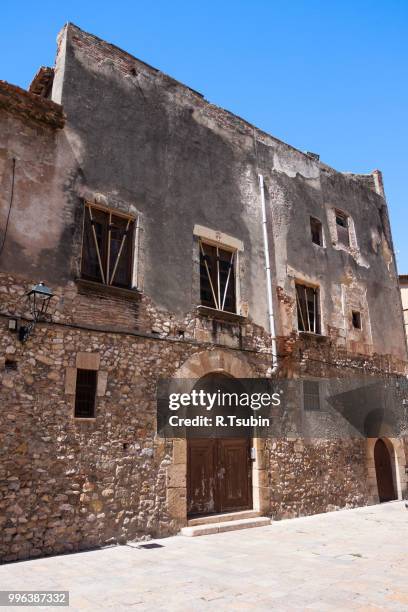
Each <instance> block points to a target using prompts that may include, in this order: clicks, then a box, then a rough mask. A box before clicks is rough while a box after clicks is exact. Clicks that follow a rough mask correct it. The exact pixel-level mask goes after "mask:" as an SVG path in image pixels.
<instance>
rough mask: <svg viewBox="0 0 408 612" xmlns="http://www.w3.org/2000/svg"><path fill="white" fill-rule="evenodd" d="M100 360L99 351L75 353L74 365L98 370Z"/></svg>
mask: <svg viewBox="0 0 408 612" xmlns="http://www.w3.org/2000/svg"><path fill="white" fill-rule="evenodd" d="M100 360H101V356H100V355H99V353H77V356H76V367H77V368H80V369H81V370H99V364H100Z"/></svg>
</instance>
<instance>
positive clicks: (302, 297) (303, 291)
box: [296, 283, 321, 334]
mask: <svg viewBox="0 0 408 612" xmlns="http://www.w3.org/2000/svg"><path fill="white" fill-rule="evenodd" d="M296 307H297V320H298V330H299V331H303V332H311V333H314V334H321V324H320V304H319V290H318V288H317V287H309V286H307V285H301V284H299V283H296Z"/></svg>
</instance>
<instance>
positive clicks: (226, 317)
mask: <svg viewBox="0 0 408 612" xmlns="http://www.w3.org/2000/svg"><path fill="white" fill-rule="evenodd" d="M197 312H198V314H200V315H203V316H205V317H213V318H214V319H222V320H223V321H232V322H235V323H244V322H245V321H246V320H247V317H244V316H243V315H240V314H237V313H236V312H229V311H227V310H217V308H211V307H210V306H197Z"/></svg>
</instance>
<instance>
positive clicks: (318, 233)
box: [310, 217, 323, 246]
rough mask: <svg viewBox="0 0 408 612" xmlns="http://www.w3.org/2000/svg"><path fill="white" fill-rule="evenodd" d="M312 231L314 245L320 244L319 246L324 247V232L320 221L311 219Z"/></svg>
mask: <svg viewBox="0 0 408 612" xmlns="http://www.w3.org/2000/svg"><path fill="white" fill-rule="evenodd" d="M310 231H311V234H312V242H313V243H314V244H318V245H319V246H323V230H322V224H321V222H320V221H319V219H315V217H310Z"/></svg>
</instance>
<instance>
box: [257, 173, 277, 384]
mask: <svg viewBox="0 0 408 612" xmlns="http://www.w3.org/2000/svg"><path fill="white" fill-rule="evenodd" d="M258 178H259V189H260V192H261V210H262V231H263V241H264V252H265V268H266V291H267V300H268V319H269V331H270V334H271V345H272V373H274V372H276V370H277V368H278V355H277V351H276V335H275V316H274V313H273V300H272V276H271V262H270V256H269V240H268V228H267V225H266V206H265V186H264V179H263V176H262V174H258Z"/></svg>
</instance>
